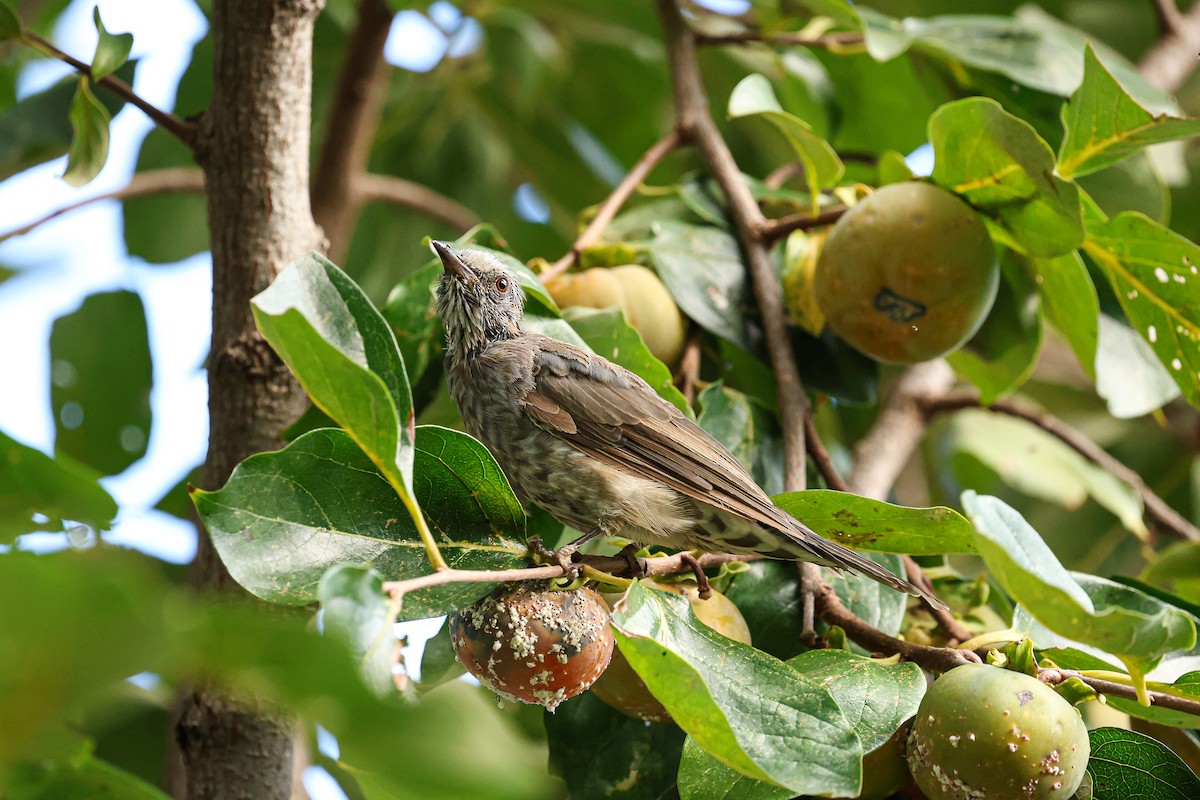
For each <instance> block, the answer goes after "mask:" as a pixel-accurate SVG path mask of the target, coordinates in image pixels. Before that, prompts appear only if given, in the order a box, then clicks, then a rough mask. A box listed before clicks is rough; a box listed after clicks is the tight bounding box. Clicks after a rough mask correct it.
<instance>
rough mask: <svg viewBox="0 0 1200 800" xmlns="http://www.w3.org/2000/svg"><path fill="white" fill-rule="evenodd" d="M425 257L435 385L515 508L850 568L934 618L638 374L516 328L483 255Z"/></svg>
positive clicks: (704, 546) (684, 542)
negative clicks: (439, 355) (441, 345)
mask: <svg viewBox="0 0 1200 800" xmlns="http://www.w3.org/2000/svg"><path fill="white" fill-rule="evenodd" d="M430 246H431V247H432V248H433V250H434V252H435V253H436V254H437V256H438V258H439V259H440V260H441V263H442V267H443V272H442V275H441V276H440V278H439V280H438V285H437V290H436V305H437V312H438V315H439V316H440V317H441V319H442V324H443V327H444V328H445V332H446V350H445V366H446V382H447V385H448V388H449V392H450V395H451V397H452V398H453V399H454V402H455V403H456V404H457V405H458V409H459V412H460V413H461V415H462V419H463V424H464V426H465V428H466V430H467V432H468V433H470V434H471V435H472V436H474V437H475V438H476V439H478V440H480V441H481V442H482V443H483V444H484V446H485V447H487V449H488V451H489V452H491V454H492V456H493V457H494V458H495V459H496V461H497V463H498V464H499V465H500V467H501V469H502V470H503V471H504V473H505V475H506V476H507V477H508V479H509V482H510V483H511V485H512V487H513V489H514V491H515V492H516V494H517V496H518V498H520V499H521V501H522V502H525V503H529V502H532V503H535V504H537V505H538V506H541V507H542V508H543V509H545V510H546V511H547V512H549V513H550V515H551V516H553V517H554V518H555V519H557V520H558V521H559V522H561V523H563V524H565V525H568V526H570V527H572V528H574V529H576V530H578V531H581V532H583V535H582V536H581V537H579V538H578V539H576V540H575V541H573V542H571V543H570V544H568V545H566V546H564V547H562V548H559V549H558V550H556V551H555V555H556V556H557V557H558V558H559V563H563V564H566V563H568V562H567V561H566V559H567V558H569V556H570V555H571V554H573V553H574V552H575V551H576V550H577V549H578V548H579V546H580V545H582V544H583V543H584V542H586V541H588V540H590V539H593V538H595V537H598V536H616V537H621V538H624V539H627V540H630V541H633V542H637V543H639V544H642V545H650V544H654V545H659V546H663V547H668V548H678V549H681V550H686V551H701V552H708V553H740V554H750V555H757V556H762V557H765V558H768V559H780V560H789V561H810V562H814V563H816V564H820V565H823V566H827V567H832V568H834V569H837V570H851V571H854V572H858V573H862V574H863V575H866V576H868V577H870V578H873V579H874V580H876V581H878V582H880V583H882V584H884V585H886V586H889V587H891V588H893V589H896V590H898V591H901V592H905V593H907V594H910V595H913V596H916V597H920V598H922V599H924V600H925V601H926V602H928V603H929V604H930V605H932V606H934V607H935V608H939V609H944V608H945V605H944V604H943V603H942V602H941V601H940V600H938V598H937V597H936V596H934V595H933V594H932V593H931V592H928V591H926V590H925V589H923V588H921V587H918V586H915V585H913V584H912V583H909V582H908V581H906V580H903V579H901V578H899V577H897V576H896V575H894V574H892V572H890V571H889V570H888V569H886V568H885V567H883V566H881V565H880V564H877V563H876V562H874V561H872V560H870V559H868V558H866V557H864V556H862V555H860V554H859V553H856V552H854V551H853V550H850V549H848V548H846V547H843V546H842V545H840V544H837V543H836V542H831V541H829V540H827V539H825V538H823V537H821V536H820V535H819V534H817V533H816V532H815V531H813V530H812V529H811V528H809V527H808V526H807V525H805V524H804V523H802V522H801V521H799V520H797V519H796V518H795V517H792V516H791V515H790V514H788V513H786V512H785V511H783V510H782V509H780V508H779V507H777V506H775V505H774V504H773V503H772V502H771V499H770V497H768V496H767V493H766V492H765V491H763V489H762V488H761V487H760V486H759V485H758V484H757V483H756V482H755V481H754V479H753V478H752V477H751V476H750V474H749V472H747V470H746V468H745V467H744V466H743V465H742V463H741V462H740V461H738V459H737V458H736V457H735V456H734V455H733V454H732V453H730V452H729V450H728V449H726V448H725V446H724V445H722V444H721V443H720V442H718V441H717V440H716V439H715V438H713V436H711V435H710V434H709V433H708V432H707V431H705V430H704V429H703V428H701V427H700V426H699V425H697V424H696V423H695V422H693V421H692V420H691V419H689V418H688V417H687V416H685V415H684V414H683V413H682V412H681V411H680V410H679V409H678V408H676V407H675V405H673V404H672V403H670V402H668V401H666V400H665V399H663V398H662V397H660V396H659V394H658V393H657V392H656V391H655V390H654V389H653V388H652V387H651V386H650V385H649V384H648V383H646V382H645V381H644V380H642V378H641V377H639V376H638V375H636V374H635V373H633V372H631V371H630V370H628V369H625V368H624V367H622V366H620V365H618V364H614V363H613V362H611V361H609V360H608V359H606V358H604V357H603V356H600V355H597V354H596V353H593V352H591V351H589V350H586V349H584V348H581V347H577V346H576V345H573V344H569V343H567V342H562V341H559V340H557V339H553V338H550V337H548V336H543V335H541V334H538V333H533V332H530V331H526V330H523V329H522V327H521V319H522V317H523V315H524V306H525V293H524V291H523V289H522V288H521V285H520V281H519V280H518V277H517V275H516V274H515V273H514V272H513V271H512V270H511V269H509V268H508V267H507V266H505V265H504V264H503V263H502V262H501V261H500V260H499V259H498V258H496V257H495V256H494V255H493V254H491V253H489V252H486V251H484V250H478V249H472V248H463V249H458V250H456V249H455V248H453V247H451V246H450V245H448V244H446V243H445V242H440V241H432V242H431V243H430Z"/></svg>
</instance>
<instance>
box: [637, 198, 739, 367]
mask: <svg viewBox="0 0 1200 800" xmlns="http://www.w3.org/2000/svg"><path fill="white" fill-rule="evenodd" d="M650 257H651V258H652V259H653V260H654V267H655V270H656V271H657V272H658V276H659V277H660V278H662V281H663V283H665V284H666V285H667V289H668V290H669V291H670V292H671V296H672V297H674V298H675V302H676V303H678V304H679V307H680V308H681V309H683V313H685V314H687V315H688V316H689V317H691V318H692V320H694V321H695V322H696V323H697V324H698V325H700V327H702V328H704V329H705V330H708V331H709V332H711V333H714V334H716V335H717V336H720V337H721V338H723V339H728V340H729V341H731V342H733V343H734V344H736V345H738V346H739V347H741V348H742V349H743V350H747V351H750V352H753V351H754V349H755V347H756V345H757V343H758V341H759V339H760V334H759V332H758V330H757V328H756V326H754V325H753V324H752V323H751V322H750V320H749V318H748V313H749V305H750V287H749V286H748V285H747V283H746V269H745V267H744V266H743V265H742V257H741V251H740V250H739V249H738V243H737V240H736V239H734V238H733V237H732V236H730V235H729V234H728V233H726V232H724V231H722V230H719V229H717V228H712V227H707V226H700V225H687V224H684V223H680V222H662V223H658V224H656V225H655V226H654V239H653V241H651V242H650Z"/></svg>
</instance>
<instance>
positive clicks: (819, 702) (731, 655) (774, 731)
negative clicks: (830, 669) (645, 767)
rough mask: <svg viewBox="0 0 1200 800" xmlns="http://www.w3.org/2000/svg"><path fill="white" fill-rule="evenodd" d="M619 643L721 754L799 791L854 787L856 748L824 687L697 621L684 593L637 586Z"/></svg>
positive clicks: (689, 727) (702, 740)
mask: <svg viewBox="0 0 1200 800" xmlns="http://www.w3.org/2000/svg"><path fill="white" fill-rule="evenodd" d="M613 625H614V628H615V631H616V636H617V644H618V646H619V647H620V648H621V652H622V653H623V654H624V655H625V657H626V658H627V659H628V660H629V663H630V665H631V666H632V667H633V668H634V670H635V671H636V672H637V673H638V675H639V676H641V678H642V680H643V681H645V682H646V685H647V686H648V687H649V688H650V691H651V692H652V693H653V694H654V696H655V697H657V698H658V699H659V700H660V701H661V702H662V704H663V705H664V706H666V708H667V710H668V711H670V712H671V716H672V718H674V720H675V721H676V723H677V724H678V725H679V727H681V728H683V730H684V731H686V732H687V733H688V734H689V735H690V736H691V737H692V738H694V739H695V740H696V741H697V743H699V744H700V745H701V746H702V747H703V748H704V749H705V750H707V751H708V752H709V753H710V754H712V755H713V756H715V757H716V758H717V759H718V760H720V761H721V762H723V763H725V764H726V765H728V766H731V767H733V768H735V769H737V770H738V771H739V772H742V773H744V774H746V775H749V776H750V777H753V778H755V779H758V780H768V781H772V782H774V783H776V784H778V785H781V786H785V787H787V788H788V789H790V790H792V791H793V792H796V793H800V794H836V793H847V794H848V793H851V792H854V791H857V789H858V785H859V783H860V781H861V779H862V770H861V763H860V759H861V755H862V750H861V747H860V745H859V743H858V739H857V738H856V737H855V735H854V733H853V731H852V729H851V727H850V726H849V723H848V722H847V721H846V719H845V717H844V716H843V715H842V712H841V710H840V709H839V708H838V706H837V703H836V702H835V701H834V699H833V697H832V695H830V694H829V692H828V691H827V690H826V689H824V688H823V687H821V686H820V685H818V684H817V683H816V682H814V681H811V680H809V679H807V678H805V677H804V676H803V675H801V674H800V673H798V672H796V671H795V670H792V669H791V668H790V667H788V666H787V665H786V664H784V663H783V662H781V661H778V660H776V659H774V658H772V657H771V656H768V655H767V654H766V653H763V652H761V651H758V650H755V649H753V648H751V647H748V646H746V645H743V644H740V643H737V642H734V641H732V640H730V639H727V638H725V637H723V636H721V635H720V634H718V633H716V632H714V631H713V630H712V629H711V628H709V627H708V626H706V625H704V624H702V623H700V622H699V621H698V620H696V618H695V616H694V614H692V613H691V611H690V606H689V604H688V602H687V601H686V600H685V599H683V598H682V597H678V596H676V595H673V594H667V593H665V592H657V591H654V590H649V589H645V588H643V587H642V586H641V585H639V584H637V583H635V584H634V585H632V586H631V587H630V589H629V591H628V592H627V593H626V596H625V598H624V599H623V600H622V601H621V602H619V603H618V604H617V606H616V607H615V609H614V611H613Z"/></svg>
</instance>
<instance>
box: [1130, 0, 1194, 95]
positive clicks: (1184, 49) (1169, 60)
mask: <svg viewBox="0 0 1200 800" xmlns="http://www.w3.org/2000/svg"><path fill="white" fill-rule="evenodd" d="M1167 5H1170V7H1171V8H1172V9H1173V10H1174V12H1175V13H1174V15H1172V14H1171V12H1170V11H1166V10H1165V6H1167ZM1155 9H1156V11H1157V13H1158V14H1159V19H1160V20H1163V21H1164V22H1165V23H1166V24H1167V26H1168V30H1167V31H1166V32H1165V33H1164V34H1163V35H1162V37H1161V38H1160V39H1159V40H1158V41H1157V42H1155V43H1154V44H1153V45H1151V46H1150V49H1149V50H1147V51H1146V52H1145V54H1144V55H1143V56H1142V60H1141V61H1139V62H1138V72H1140V73H1142V77H1143V78H1145V79H1146V81H1147V82H1148V83H1149V84H1150V85H1151V86H1153V87H1155V88H1156V89H1161V90H1162V91H1164V92H1167V93H1168V94H1174V93H1175V92H1177V91H1179V88H1180V87H1181V86H1183V84H1184V81H1186V80H1187V79H1188V77H1189V76H1190V75H1191V74H1192V72H1193V71H1195V69H1196V66H1197V64H1198V62H1197V58H1196V53H1197V51H1198V50H1200V3H1196V4H1195V5H1193V6H1192V7H1191V8H1190V9H1189V10H1188V11H1187V13H1180V12H1179V10H1178V9H1176V8H1175V6H1174V4H1173V3H1170V2H1169V0H1164V2H1156V3H1155ZM1164 14H1165V16H1164Z"/></svg>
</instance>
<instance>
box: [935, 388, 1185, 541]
mask: <svg viewBox="0 0 1200 800" xmlns="http://www.w3.org/2000/svg"><path fill="white" fill-rule="evenodd" d="M918 403H919V405H920V407H921V411H922V412H923V413H924V414H925V415H926V416H927V417H931V416H933V415H935V414H940V413H943V412H947V411H960V410H962V409H964V408H978V409H983V410H984V411H990V412H992V413H993V414H1004V415H1006V416H1010V417H1014V418H1016V419H1021V420H1024V421H1026V422H1028V423H1030V424H1031V425H1035V426H1036V427H1038V428H1041V429H1042V430H1043V431H1045V432H1046V433H1049V434H1050V435H1051V436H1053V437H1055V438H1056V439H1058V440H1059V441H1061V442H1062V443H1063V444H1065V445H1067V446H1068V447H1070V448H1071V449H1072V450H1074V451H1075V452H1076V453H1078V454H1079V455H1081V456H1083V457H1084V458H1085V459H1087V460H1088V461H1090V462H1091V463H1093V464H1095V465H1096V466H1098V467H1100V468H1101V469H1104V470H1106V471H1107V472H1109V473H1110V474H1112V475H1113V476H1114V477H1116V478H1117V479H1119V480H1121V481H1123V482H1125V483H1127V484H1129V485H1130V486H1132V487H1133V489H1134V491H1135V492H1137V493H1138V496H1139V497H1140V498H1141V500H1142V506H1143V507H1144V509H1145V517H1146V519H1147V520H1148V521H1149V522H1150V523H1151V524H1153V525H1154V526H1155V527H1157V528H1158V529H1160V530H1165V531H1169V532H1170V533H1173V534H1175V535H1176V536H1178V537H1180V538H1181V539H1186V540H1187V541H1189V542H1197V541H1200V529H1198V528H1197V527H1196V526H1195V525H1193V524H1192V523H1191V522H1189V521H1188V520H1187V519H1186V518H1184V516H1183V515H1182V514H1180V513H1179V512H1178V511H1176V510H1175V509H1173V508H1171V507H1170V506H1169V505H1167V502H1166V501H1165V500H1163V499H1162V498H1161V497H1159V496H1158V494H1156V493H1155V492H1154V490H1153V489H1151V488H1150V487H1149V486H1147V485H1146V482H1145V481H1143V480H1142V476H1141V475H1139V474H1138V473H1137V471H1136V470H1133V469H1130V468H1129V467H1127V466H1125V465H1124V464H1122V463H1121V462H1120V461H1118V460H1117V459H1116V458H1114V457H1113V456H1111V455H1109V453H1108V451H1107V450H1105V449H1104V448H1103V447H1101V446H1100V445H1098V444H1096V443H1095V442H1093V441H1092V440H1091V439H1089V438H1087V437H1086V436H1084V435H1083V434H1082V433H1080V432H1079V431H1077V430H1075V429H1074V428H1072V427H1071V426H1070V425H1068V424H1067V423H1065V422H1063V421H1062V420H1061V419H1059V418H1058V417H1055V416H1054V415H1052V414H1048V413H1046V412H1045V411H1041V410H1039V409H1036V408H1033V407H1032V406H1029V405H1026V404H1024V403H1021V402H1019V401H1017V400H1011V399H1009V400H998V401H996V402H995V403H992V404H991V405H990V406H985V405H983V404H982V403H980V402H979V398H978V397H976V396H974V395H972V394H967V393H960V394H953V395H944V396H941V397H938V396H926V397H924V398H919V399H918Z"/></svg>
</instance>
